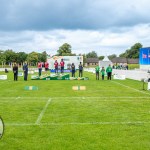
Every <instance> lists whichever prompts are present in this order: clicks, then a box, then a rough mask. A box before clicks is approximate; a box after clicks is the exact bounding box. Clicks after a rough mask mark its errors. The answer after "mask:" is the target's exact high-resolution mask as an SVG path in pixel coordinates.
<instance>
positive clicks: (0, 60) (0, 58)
mask: <svg viewBox="0 0 150 150" xmlns="http://www.w3.org/2000/svg"><path fill="white" fill-rule="evenodd" d="M5 62H6V56H5V54H4V51H2V50H0V64H2V63H5Z"/></svg>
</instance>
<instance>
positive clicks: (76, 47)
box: [0, 24, 150, 55]
mask: <svg viewBox="0 0 150 150" xmlns="http://www.w3.org/2000/svg"><path fill="white" fill-rule="evenodd" d="M114 31H115V32H114ZM0 35H2V36H1V37H0V49H13V50H15V51H25V52H28V53H29V52H31V51H37V52H42V51H47V53H49V54H56V53H57V50H58V48H59V47H60V46H61V45H62V44H64V43H66V42H67V43H69V44H70V45H71V46H72V52H73V53H76V54H79V53H82V54H83V53H88V52H90V51H96V52H97V53H98V55H106V54H107V55H111V54H117V55H119V54H120V53H122V52H124V51H125V50H126V49H128V48H130V47H131V46H132V45H133V44H135V43H137V42H141V43H142V44H143V46H144V47H147V46H149V41H150V36H149V35H150V24H147V25H145V24H144V25H142V24H141V25H137V26H134V27H132V28H131V27H128V28H124V29H122V30H120V32H116V29H113V30H64V29H63V30H58V29H57V30H48V31H15V32H7V33H6V32H0Z"/></svg>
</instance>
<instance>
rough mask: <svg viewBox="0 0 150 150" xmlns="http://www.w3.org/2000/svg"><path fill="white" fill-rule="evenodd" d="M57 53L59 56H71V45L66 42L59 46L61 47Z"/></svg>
mask: <svg viewBox="0 0 150 150" xmlns="http://www.w3.org/2000/svg"><path fill="white" fill-rule="evenodd" d="M57 53H58V56H63V55H67V56H70V55H71V45H69V44H68V43H64V44H63V45H62V46H60V47H59V49H58V50H57ZM69 54H70V55H69Z"/></svg>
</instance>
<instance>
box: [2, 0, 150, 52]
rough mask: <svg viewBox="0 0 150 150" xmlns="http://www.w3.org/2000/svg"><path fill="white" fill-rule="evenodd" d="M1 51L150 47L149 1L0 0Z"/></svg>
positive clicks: (118, 50)
mask: <svg viewBox="0 0 150 150" xmlns="http://www.w3.org/2000/svg"><path fill="white" fill-rule="evenodd" d="M0 4H1V5H0V18H1V21H0V49H4V50H5V49H13V50H15V51H25V52H31V51H39V52H42V51H43V50H46V51H47V52H48V53H51V54H56V52H57V50H58V48H59V47H60V46H61V45H62V44H63V43H65V42H67V43H69V44H70V45H71V46H72V51H73V52H74V53H77V54H79V53H87V52H89V51H93V50H94V51H96V52H97V53H98V54H99V55H106V54H107V55H109V54H113V53H115V54H120V53H122V52H124V51H125V50H126V49H128V48H130V47H131V46H132V45H133V44H135V43H136V42H140V43H142V44H143V46H145V47H146V46H149V41H150V38H149V35H150V15H149V14H150V2H149V0H142V1H141V2H140V1H139V0H132V1H131V0H126V1H120V0H107V1H104V0H59V1H57V0H43V1H41V0H36V1H31V0H12V1H11V0H10V1H6V0H0Z"/></svg>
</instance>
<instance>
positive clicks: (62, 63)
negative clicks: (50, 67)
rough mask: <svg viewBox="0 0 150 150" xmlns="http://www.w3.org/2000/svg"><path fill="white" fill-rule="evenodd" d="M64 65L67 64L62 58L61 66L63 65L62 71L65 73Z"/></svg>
mask: <svg viewBox="0 0 150 150" xmlns="http://www.w3.org/2000/svg"><path fill="white" fill-rule="evenodd" d="M64 65H65V62H64V60H63V59H61V62H60V66H61V73H64Z"/></svg>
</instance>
